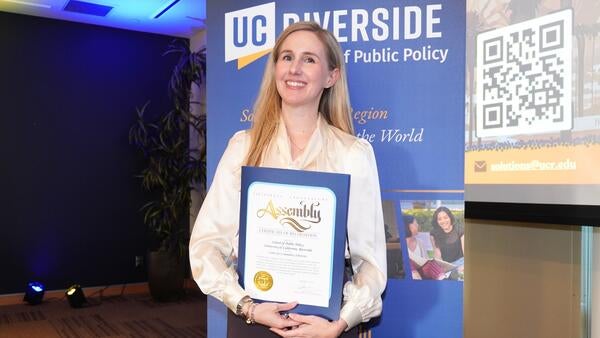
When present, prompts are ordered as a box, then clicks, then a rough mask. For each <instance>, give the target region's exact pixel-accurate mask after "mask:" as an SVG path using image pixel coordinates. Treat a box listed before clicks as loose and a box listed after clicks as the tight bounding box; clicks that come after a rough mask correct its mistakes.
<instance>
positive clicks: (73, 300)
mask: <svg viewBox="0 0 600 338" xmlns="http://www.w3.org/2000/svg"><path fill="white" fill-rule="evenodd" d="M65 295H67V300H68V301H69V305H71V307H74V308H80V307H82V306H83V305H85V304H86V303H87V300H86V299H85V295H84V294H83V290H82V289H81V286H80V285H79V284H73V285H71V286H70V287H69V288H68V289H67V291H65Z"/></svg>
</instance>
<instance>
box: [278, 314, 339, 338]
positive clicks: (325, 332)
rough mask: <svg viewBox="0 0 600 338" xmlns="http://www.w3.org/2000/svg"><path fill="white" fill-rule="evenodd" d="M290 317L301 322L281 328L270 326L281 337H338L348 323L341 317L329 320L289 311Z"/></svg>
mask: <svg viewBox="0 0 600 338" xmlns="http://www.w3.org/2000/svg"><path fill="white" fill-rule="evenodd" d="M290 319H292V320H294V321H296V322H299V323H301V324H300V325H298V326H295V327H292V328H289V329H285V330H281V329H277V328H274V327H272V328H270V330H271V331H273V332H275V333H277V334H278V335H280V336H281V337H299V338H300V337H301V338H335V337H339V336H340V335H341V334H342V332H344V330H345V329H346V327H348V324H346V322H345V321H344V320H342V319H338V320H336V321H333V322H330V321H328V320H326V319H323V318H321V317H317V316H303V315H299V314H295V313H290Z"/></svg>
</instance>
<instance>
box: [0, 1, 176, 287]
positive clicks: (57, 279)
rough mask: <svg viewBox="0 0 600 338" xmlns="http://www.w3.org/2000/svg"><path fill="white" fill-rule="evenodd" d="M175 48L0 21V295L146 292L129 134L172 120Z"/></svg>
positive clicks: (49, 24) (32, 22)
mask: <svg viewBox="0 0 600 338" xmlns="http://www.w3.org/2000/svg"><path fill="white" fill-rule="evenodd" d="M171 40H172V37H168V36H161V35H153V34H145V33H138V32H132V31H124V30H117V29H111V28H104V27H98V26H91V25H83V24H78V23H71V22H63V21H56V20H49V19H42V18H36V17H29V16H22V15H15V14H8V13H1V12H0V294H4V293H13V292H22V291H23V290H24V286H25V285H26V283H27V281H28V280H31V279H37V280H39V281H41V282H42V283H45V284H46V286H47V288H48V289H63V288H66V287H68V286H69V285H70V284H71V283H74V282H77V283H80V284H82V285H84V286H93V285H108V284H120V283H125V282H135V281H143V280H145V278H146V277H145V271H144V269H136V268H135V256H136V255H144V253H145V250H146V241H145V230H144V226H143V223H142V219H141V217H140V214H139V212H138V210H139V207H140V206H141V205H142V204H143V203H144V196H143V194H142V193H141V192H140V188H139V182H138V181H137V179H135V178H134V175H135V174H136V172H138V171H139V170H140V168H141V163H140V158H139V157H138V156H137V154H136V153H135V151H134V149H133V148H132V147H131V146H130V145H129V144H128V140H127V132H128V129H129V126H130V125H131V124H132V122H133V120H134V115H135V108H136V106H141V105H143V104H144V103H145V102H146V101H147V100H151V101H152V103H151V106H150V108H151V111H152V112H154V113H158V112H161V111H164V110H166V109H168V108H169V103H168V98H167V94H166V89H167V83H168V78H169V75H170V72H171V69H172V68H173V66H174V64H175V62H176V60H175V59H174V58H173V57H171V56H168V57H163V56H162V53H163V52H164V51H165V49H166V47H167V46H168V44H169V42H170V41H171Z"/></svg>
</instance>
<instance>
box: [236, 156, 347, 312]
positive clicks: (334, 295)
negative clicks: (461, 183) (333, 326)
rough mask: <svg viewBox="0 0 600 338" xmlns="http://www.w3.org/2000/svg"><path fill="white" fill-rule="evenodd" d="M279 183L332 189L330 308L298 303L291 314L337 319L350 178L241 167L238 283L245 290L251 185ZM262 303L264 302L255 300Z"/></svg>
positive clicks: (299, 171) (322, 173) (342, 280)
mask: <svg viewBox="0 0 600 338" xmlns="http://www.w3.org/2000/svg"><path fill="white" fill-rule="evenodd" d="M255 182H264V183H278V184H286V185H297V186H303V187H318V188H328V189H330V190H331V191H332V192H333V193H334V195H335V199H336V210H335V231H334V236H333V269H332V270H333V274H332V278H331V281H332V285H331V296H330V298H329V306H328V307H321V306H314V305H306V304H298V306H297V307H295V308H294V309H293V310H291V311H290V312H293V313H299V314H306V315H316V316H320V317H323V318H325V319H328V320H337V319H339V316H340V307H341V303H342V288H343V283H344V259H345V257H344V252H345V243H346V224H347V221H348V200H349V192H350V175H347V174H335V173H325V172H317V171H305V170H290V169H275V168H264V167H249V166H244V167H242V185H241V196H240V228H239V250H238V274H239V283H240V285H241V286H242V287H244V268H245V267H244V265H245V261H246V226H247V225H246V214H247V206H248V188H249V187H250V185H251V184H252V183H255ZM255 301H258V302H261V301H263V300H261V299H255Z"/></svg>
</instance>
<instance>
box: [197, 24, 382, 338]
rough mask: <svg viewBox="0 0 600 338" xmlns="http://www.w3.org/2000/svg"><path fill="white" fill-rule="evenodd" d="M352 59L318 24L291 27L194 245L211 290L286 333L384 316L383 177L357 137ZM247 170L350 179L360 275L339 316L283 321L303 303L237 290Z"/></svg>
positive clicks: (331, 333) (329, 332) (201, 279)
mask: <svg viewBox="0 0 600 338" xmlns="http://www.w3.org/2000/svg"><path fill="white" fill-rule="evenodd" d="M343 60H344V59H343V55H342V52H341V49H340V47H339V44H338V43H337V41H336V40H335V38H334V37H333V35H332V34H331V33H329V32H327V31H326V30H323V29H321V28H320V27H319V26H318V25H317V24H315V23H307V22H302V23H296V24H293V25H290V26H289V27H288V28H286V29H285V31H284V32H283V33H282V34H281V35H280V36H279V38H278V40H277V42H276V43H275V46H274V48H273V51H272V53H271V56H270V58H269V60H268V62H267V65H266V68H265V73H264V76H263V80H262V84H261V89H260V93H259V97H258V98H257V101H256V103H255V107H254V111H255V119H254V123H253V125H252V128H251V129H250V130H249V131H240V132H238V133H236V134H235V135H234V136H233V137H232V138H231V140H230V141H229V144H228V146H227V149H226V150H225V152H224V154H223V157H222V158H221V161H220V162H219V165H218V167H217V171H216V173H215V177H214V179H213V183H212V186H211V187H210V190H209V192H208V194H207V197H206V199H205V201H204V203H203V205H202V208H201V210H200V212H199V214H198V218H197V219H196V224H195V226H194V230H193V233H192V237H191V241H190V261H191V268H192V273H193V276H194V279H195V280H196V282H197V283H198V285H199V286H200V288H201V289H202V291H203V292H205V293H207V294H209V295H212V296H214V297H216V298H217V299H219V300H221V301H223V303H225V305H226V306H227V307H228V308H229V309H230V310H232V312H234V313H236V314H237V315H240V316H242V317H244V318H246V319H247V321H248V322H250V323H252V322H256V323H258V324H262V325H264V326H266V327H269V328H270V329H271V330H272V331H273V332H275V333H277V334H279V335H280V336H282V337H337V336H339V335H340V334H341V333H342V332H343V331H344V330H348V329H350V328H352V327H353V326H355V325H357V324H358V323H360V322H365V321H367V320H369V319H370V318H372V317H375V316H378V315H379V314H380V312H381V307H382V302H381V293H382V292H383V290H384V288H385V283H386V280H387V277H386V269H385V267H386V260H385V259H386V256H385V237H384V233H383V228H384V227H383V213H382V209H381V197H380V191H379V179H378V175H377V167H376V163H375V157H374V154H373V150H372V148H371V146H370V144H369V143H368V142H367V141H364V140H362V139H358V138H356V137H354V136H353V129H352V122H351V120H350V105H349V98H348V89H347V84H346V74H345V66H344V62H343ZM242 165H250V166H264V167H274V168H289V169H300V170H315V171H325V172H336V173H346V174H350V175H351V184H350V197H349V199H350V200H349V208H348V224H347V227H348V247H347V250H346V256H347V257H350V259H351V262H352V268H353V271H354V276H353V277H352V280H351V281H350V282H347V283H346V284H345V285H344V289H343V294H344V302H343V305H342V309H341V312H340V318H339V320H336V321H331V322H329V321H327V320H325V319H322V318H320V317H314V316H303V315H298V314H294V313H291V314H290V315H289V316H287V315H285V316H283V315H281V313H282V312H287V311H290V310H291V312H293V308H294V307H295V306H296V305H297V304H296V303H295V302H293V303H285V304H276V303H269V302H265V303H254V302H253V301H252V300H251V299H250V298H249V296H248V294H247V293H246V292H245V291H244V290H243V289H242V288H241V286H240V285H239V284H238V275H237V273H236V271H235V267H234V262H235V260H236V257H237V249H238V227H239V224H238V221H239V204H240V201H239V198H240V171H241V166H242ZM224 210H227V211H228V212H223V211H224ZM229 210H235V212H229ZM350 253H351V254H350Z"/></svg>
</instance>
